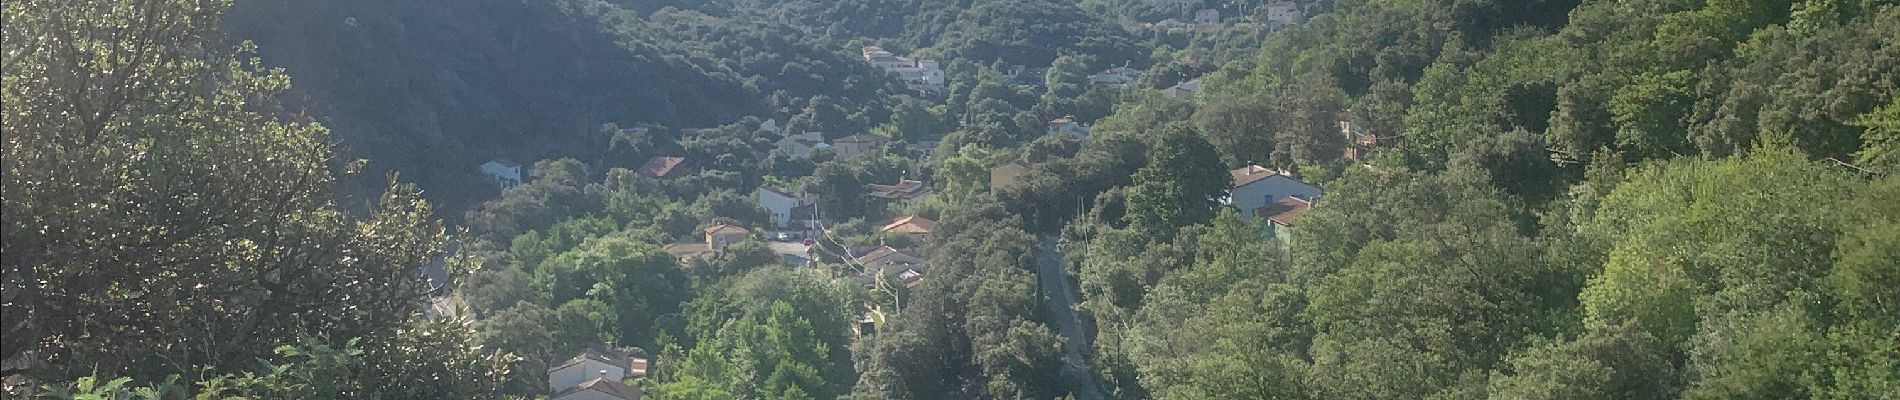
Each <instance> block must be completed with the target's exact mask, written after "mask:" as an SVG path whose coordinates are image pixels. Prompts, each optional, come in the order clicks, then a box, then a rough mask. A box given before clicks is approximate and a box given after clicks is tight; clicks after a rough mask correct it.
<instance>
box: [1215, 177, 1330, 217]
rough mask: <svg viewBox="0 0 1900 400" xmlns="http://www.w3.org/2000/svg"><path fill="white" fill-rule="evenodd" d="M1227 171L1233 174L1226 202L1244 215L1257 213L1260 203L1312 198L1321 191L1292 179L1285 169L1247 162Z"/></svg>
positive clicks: (1260, 206)
mask: <svg viewBox="0 0 1900 400" xmlns="http://www.w3.org/2000/svg"><path fill="white" fill-rule="evenodd" d="M1227 172H1228V174H1231V175H1233V178H1234V187H1233V189H1232V190H1230V191H1228V196H1227V202H1228V203H1229V204H1232V205H1233V206H1234V209H1236V210H1239V211H1240V215H1241V216H1243V217H1257V216H1259V215H1257V212H1258V211H1259V210H1260V209H1261V208H1262V207H1266V206H1267V205H1269V204H1274V203H1276V202H1279V201H1280V200H1282V199H1285V198H1288V197H1297V198H1299V199H1301V200H1306V201H1312V200H1313V199H1315V198H1319V196H1320V194H1321V191H1320V189H1319V187H1317V186H1313V185H1310V184H1307V183H1306V182H1301V181H1300V180H1299V179H1294V178H1293V175H1292V174H1290V173H1287V172H1286V171H1281V170H1275V169H1269V168H1265V167H1261V166H1258V165H1248V166H1246V167H1243V168H1239V169H1234V170H1231V171H1227Z"/></svg>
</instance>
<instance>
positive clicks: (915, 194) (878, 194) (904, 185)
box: [869, 179, 930, 206]
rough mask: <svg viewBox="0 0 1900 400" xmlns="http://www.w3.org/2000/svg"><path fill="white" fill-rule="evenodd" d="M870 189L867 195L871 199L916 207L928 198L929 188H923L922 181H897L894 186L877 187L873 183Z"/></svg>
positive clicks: (877, 185)
mask: <svg viewBox="0 0 1900 400" xmlns="http://www.w3.org/2000/svg"><path fill="white" fill-rule="evenodd" d="M870 189H871V190H870V193H869V195H870V196H871V197H872V198H875V199H880V200H887V201H895V202H898V203H902V204H904V205H907V206H914V205H917V203H920V202H923V201H924V199H925V198H928V197H930V187H929V186H925V185H924V183H923V182H922V181H916V180H910V179H898V180H897V184H895V185H879V184H875V183H873V184H871V185H870Z"/></svg>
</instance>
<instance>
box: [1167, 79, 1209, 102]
mask: <svg viewBox="0 0 1900 400" xmlns="http://www.w3.org/2000/svg"><path fill="white" fill-rule="evenodd" d="M1199 91H1201V79H1200V78H1194V79H1192V80H1189V81H1187V82H1181V83H1180V84H1177V85H1174V86H1173V87H1169V88H1167V89H1162V90H1161V95H1162V96H1163V97H1167V98H1170V99H1185V98H1189V97H1194V92H1199Z"/></svg>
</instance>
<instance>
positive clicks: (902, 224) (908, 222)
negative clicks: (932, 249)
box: [877, 215, 937, 239]
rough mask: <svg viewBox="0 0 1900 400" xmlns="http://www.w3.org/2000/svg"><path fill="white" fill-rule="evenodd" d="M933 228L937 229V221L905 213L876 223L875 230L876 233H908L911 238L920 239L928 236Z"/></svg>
mask: <svg viewBox="0 0 1900 400" xmlns="http://www.w3.org/2000/svg"><path fill="white" fill-rule="evenodd" d="M935 229H937V221H931V220H930V219H929V218H924V217H920V216H916V215H906V216H902V217H897V218H892V219H891V220H889V221H884V223H883V224H879V225H878V228H877V231H878V233H884V234H893V235H910V237H912V238H917V239H922V238H924V237H926V236H930V232H931V231H932V230H935Z"/></svg>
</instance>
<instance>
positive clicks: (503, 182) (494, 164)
mask: <svg viewBox="0 0 1900 400" xmlns="http://www.w3.org/2000/svg"><path fill="white" fill-rule="evenodd" d="M481 169H482V175H488V178H489V179H493V180H495V186H499V187H501V188H502V189H507V188H511V187H515V186H518V185H521V164H516V163H515V162H514V161H512V160H509V159H506V158H499V159H495V160H494V161H489V162H486V163H482V167H481Z"/></svg>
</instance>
